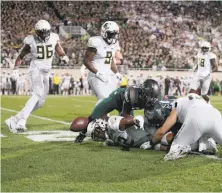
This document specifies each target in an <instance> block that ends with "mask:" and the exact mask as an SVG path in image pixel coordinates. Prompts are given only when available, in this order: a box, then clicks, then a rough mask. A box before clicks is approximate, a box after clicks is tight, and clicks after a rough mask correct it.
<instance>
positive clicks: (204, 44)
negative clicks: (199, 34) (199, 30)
mask: <svg viewBox="0 0 222 193" xmlns="http://www.w3.org/2000/svg"><path fill="white" fill-rule="evenodd" d="M200 47H201V50H202V52H209V51H210V49H211V44H210V42H207V41H203V42H201V44H200Z"/></svg>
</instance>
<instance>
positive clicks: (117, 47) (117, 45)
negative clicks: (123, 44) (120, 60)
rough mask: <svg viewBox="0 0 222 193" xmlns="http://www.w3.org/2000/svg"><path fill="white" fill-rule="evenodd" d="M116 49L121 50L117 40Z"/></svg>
mask: <svg viewBox="0 0 222 193" xmlns="http://www.w3.org/2000/svg"><path fill="white" fill-rule="evenodd" d="M116 50H117V51H120V50H121V48H120V45H119V41H117V42H116Z"/></svg>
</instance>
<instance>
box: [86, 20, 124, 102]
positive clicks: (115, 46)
mask: <svg viewBox="0 0 222 193" xmlns="http://www.w3.org/2000/svg"><path fill="white" fill-rule="evenodd" d="M118 38H119V26H118V25H117V24H116V23H115V22H113V21H106V22H105V23H104V24H103V25H102V27H101V35H100V36H94V37H91V38H89V40H88V44H87V46H88V47H87V49H86V52H85V56H84V65H85V66H86V68H87V69H89V74H88V82H89V85H90V87H91V89H92V91H93V92H94V93H95V95H96V97H97V99H98V102H99V101H100V100H101V99H103V98H106V97H108V96H109V95H110V94H111V92H112V91H114V90H115V89H116V88H117V85H118V79H119V80H121V79H122V75H121V74H120V73H119V72H118V71H117V68H116V63H122V55H121V53H120V47H119V41H118Z"/></svg>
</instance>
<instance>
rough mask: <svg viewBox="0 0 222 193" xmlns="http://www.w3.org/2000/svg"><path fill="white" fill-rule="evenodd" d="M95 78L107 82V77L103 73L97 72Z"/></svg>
mask: <svg viewBox="0 0 222 193" xmlns="http://www.w3.org/2000/svg"><path fill="white" fill-rule="evenodd" d="M96 77H97V78H98V79H100V80H101V81H103V82H105V83H106V82H108V77H106V76H105V75H104V74H103V73H101V72H99V71H97V73H96Z"/></svg>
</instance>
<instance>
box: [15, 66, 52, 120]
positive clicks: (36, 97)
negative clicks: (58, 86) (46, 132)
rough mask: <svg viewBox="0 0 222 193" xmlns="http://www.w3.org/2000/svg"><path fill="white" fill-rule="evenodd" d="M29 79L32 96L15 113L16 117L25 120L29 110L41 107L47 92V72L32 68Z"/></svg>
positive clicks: (29, 112)
mask: <svg viewBox="0 0 222 193" xmlns="http://www.w3.org/2000/svg"><path fill="white" fill-rule="evenodd" d="M29 80H30V87H31V90H32V97H31V98H30V99H29V100H28V102H27V103H26V105H25V107H24V108H23V109H22V111H21V112H19V113H18V114H17V115H16V117H17V118H18V119H25V120H26V119H27V118H28V117H29V115H30V114H31V112H33V111H35V110H36V109H38V108H40V107H42V106H43V105H44V103H45V98H46V96H47V94H48V92H49V72H43V71H40V70H39V69H37V68H32V69H30V70H29Z"/></svg>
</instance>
